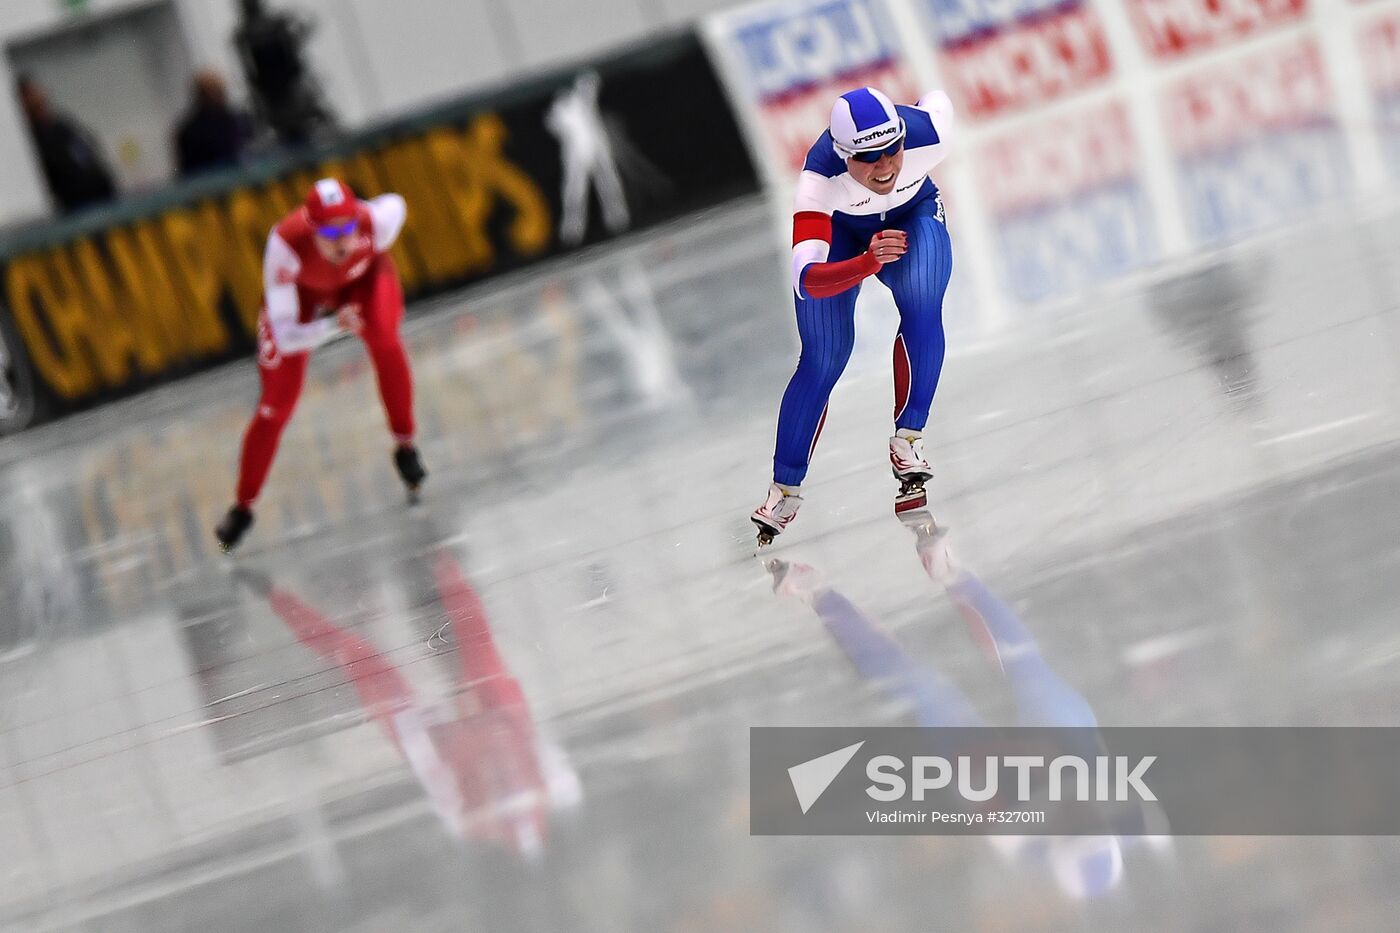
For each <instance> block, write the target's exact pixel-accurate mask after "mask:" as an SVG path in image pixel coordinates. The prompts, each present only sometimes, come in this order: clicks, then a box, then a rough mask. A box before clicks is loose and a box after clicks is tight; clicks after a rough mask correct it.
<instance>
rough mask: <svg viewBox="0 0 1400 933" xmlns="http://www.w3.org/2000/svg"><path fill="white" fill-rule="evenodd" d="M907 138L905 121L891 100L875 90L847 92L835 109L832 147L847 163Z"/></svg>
mask: <svg viewBox="0 0 1400 933" xmlns="http://www.w3.org/2000/svg"><path fill="white" fill-rule="evenodd" d="M903 138H904V120H903V118H901V117H900V115H899V113H898V111H896V110H895V109H894V104H893V103H891V102H890V99H889V98H888V97H886V96H885V95H884V94H881V93H880V92H879V91H877V90H875V89H874V88H873V87H862V88H856V89H855V90H854V91H847V92H846V93H844V94H842V95H841V96H840V97H838V98H836V103H834V104H832V106H831V143H832V147H833V148H834V149H835V150H836V154H837V155H839V156H840V157H841V158H843V159H849V158H850V157H851V156H852V155H854V154H855V153H857V152H862V151H864V150H869V149H884V148H885V147H886V146H888V145H890V144H891V143H893V142H895V141H897V140H900V139H903Z"/></svg>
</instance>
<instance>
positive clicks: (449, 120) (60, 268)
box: [0, 35, 756, 430]
mask: <svg viewBox="0 0 1400 933" xmlns="http://www.w3.org/2000/svg"><path fill="white" fill-rule="evenodd" d="M327 175H336V176H339V177H342V178H344V179H345V180H346V181H348V182H349V183H350V185H351V186H352V187H353V188H354V189H355V190H356V192H357V193H358V194H359V195H360V196H362V197H369V196H372V195H375V194H378V193H380V192H384V191H396V192H398V193H399V194H402V195H403V196H404V197H405V199H406V200H407V201H408V205H409V220H408V224H407V226H406V227H405V229H404V232H403V235H402V236H401V237H400V240H399V242H398V244H397V245H396V247H395V249H394V258H395V260H396V263H397V265H398V268H399V270H400V273H401V275H402V277H403V281H404V287H405V291H406V293H407V295H408V297H409V298H410V299H411V298H415V297H421V296H424V295H428V294H432V293H434V292H437V291H441V290H444V289H448V288H452V287H456V286H460V285H462V284H465V283H469V282H472V281H476V280H479V279H482V278H486V277H488V276H492V275H496V274H498V273H501V272H504V271H507V270H510V269H515V268H519V267H521V266H523V265H525V264H528V263H531V262H536V261H538V260H540V259H544V258H547V257H551V256H556V255H560V254H563V253H566V252H568V251H570V250H572V249H576V248H578V247H580V246H584V245H587V244H591V243H597V242H600V241H603V240H606V239H608V238H610V237H613V236H617V235H620V234H624V233H626V232H628V231H630V230H635V229H638V228H640V227H644V226H646V225H649V224H653V223H657V222H660V221H664V220H668V219H671V218H674V217H677V216H680V215H681V214H683V213H685V212H687V211H691V210H694V209H696V208H699V207H704V206H709V205H712V204H715V203H718V202H720V201H722V200H724V199H726V198H729V197H733V196H735V195H738V194H741V193H745V192H748V191H752V190H753V189H754V187H755V185H756V180H755V177H754V174H753V168H752V165H751V164H750V162H749V159H748V156H747V153H746V151H745V148H744V144H743V140H742V136H741V133H740V131H739V129H738V127H737V125H736V124H735V122H734V119H733V117H732V115H731V113H730V110H729V105H728V102H727V100H726V97H725V95H724V92H723V91H722V90H721V88H720V85H719V82H718V79H717V77H716V75H715V73H714V70H713V69H712V67H711V65H710V62H709V59H708V58H707V56H706V54H705V52H704V50H703V48H702V47H701V45H700V43H699V41H698V39H697V38H696V37H694V36H693V35H684V36H680V37H675V38H672V39H667V40H663V41H660V42H656V43H653V44H651V45H650V46H648V48H647V49H646V50H645V51H642V52H634V53H629V54H627V55H623V56H619V57H615V58H613V59H609V60H607V61H603V62H599V63H597V64H596V65H594V66H592V67H583V68H580V69H576V70H571V71H568V72H559V73H556V74H553V75H548V76H545V77H544V78H541V79H539V80H536V81H534V82H533V83H531V84H529V85H525V86H519V87H514V88H510V89H507V90H504V91H501V92H499V93H498V94H495V95H490V96H485V97H480V98H473V99H469V100H464V101H460V102H456V103H452V104H447V105H444V106H442V107H439V108H437V109H435V110H433V111H431V112H427V113H422V114H417V115H414V116H413V117H410V118H405V119H402V120H398V121H395V122H394V123H392V124H390V125H386V126H381V127H378V128H375V129H373V130H369V131H366V132H364V133H360V134H356V135H355V136H353V137H351V138H348V139H346V140H345V141H343V142H342V143H340V144H338V145H336V146H335V147H333V148H331V149H327V150H324V151H321V152H317V153H309V154H307V155H306V156H304V157H302V158H288V159H285V160H279V161H276V162H274V163H272V164H267V165H261V166H258V167H254V168H249V169H245V170H240V171H236V172H234V173H231V174H229V175H226V176H222V177H220V178H216V179H212V180H209V181H201V182H196V183H194V184H192V185H188V186H182V187H177V188H174V189H171V190H170V191H168V192H163V193H162V194H160V195H157V196H154V197H153V198H150V199H147V200H144V201H141V202H134V203H130V204H126V205H122V206H119V207H116V208H113V209H108V210H104V211H99V212H96V213H94V214H91V215H87V216H85V217H82V218H79V219H77V220H74V221H67V222H63V223H60V224H57V225H54V226H52V227H49V228H46V229H43V230H40V231H37V232H33V233H27V234H26V235H24V236H22V237H20V238H15V239H12V240H11V241H9V242H5V243H0V282H3V290H0V373H3V374H4V379H3V381H0V413H3V412H5V411H12V412H13V413H14V414H13V415H12V416H10V417H9V419H8V420H5V417H4V415H3V414H0V430H15V429H17V428H19V427H22V426H23V425H24V423H26V422H28V421H31V420H39V419H42V418H43V417H46V416H49V415H53V414H58V413H62V412H63V411H67V410H71V409H73V408H76V407H80V406H82V405H85V404H90V403H92V402H94V401H99V400H103V399H107V398H111V397H113V396H116V395H119V394H122V393H124V392H127V391H130V390H133V389H136V388H140V387H144V386H149V385H152V384H155V383H158V382H163V381H166V380H168V379H171V378H174V377H177V376H179V375H181V374H184V373H187V372H190V371H192V370H195V369H199V368H202V367H204V366H207V365H210V364H212V363H215V362H218V361H222V360H225V359H229V358H231V357H234V356H238V355H243V354H247V353H249V352H250V351H251V350H252V348H253V336H254V334H255V332H256V324H257V317H258V313H259V308H260V305H261V301H262V282H261V269H262V262H261V260H262V251H263V247H264V244H265V242H266V238H267V234H268V231H269V230H270V229H271V228H272V226H273V225H274V224H275V223H276V222H277V220H278V219H279V218H280V217H282V216H283V215H284V214H286V213H287V212H288V211H290V210H292V209H293V208H294V207H295V206H296V205H298V204H299V203H301V200H302V199H303V198H304V196H305V192H306V190H307V189H308V187H309V186H310V184H311V182H312V181H314V180H315V179H316V178H319V177H323V176H327ZM22 396H23V397H22ZM31 413H32V416H31ZM21 414H22V415H24V417H23V418H21V417H19V416H20V415H21Z"/></svg>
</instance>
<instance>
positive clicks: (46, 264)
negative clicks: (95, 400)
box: [6, 253, 98, 399]
mask: <svg viewBox="0 0 1400 933" xmlns="http://www.w3.org/2000/svg"><path fill="white" fill-rule="evenodd" d="M6 279H7V283H6V284H7V286H8V290H9V296H10V313H11V315H12V316H13V317H14V321H15V326H16V327H17V328H18V329H19V333H20V336H21V337H22V338H23V339H24V345H25V347H26V348H27V350H28V351H29V359H30V361H31V362H32V363H33V364H34V368H35V369H36V370H38V372H39V374H40V375H41V376H42V377H43V379H44V381H45V382H46V383H48V384H49V385H50V386H51V387H52V388H53V390H54V391H55V392H57V393H58V394H59V395H60V396H62V397H63V398H69V399H74V398H80V397H81V396H84V395H87V394H88V393H89V392H91V391H92V390H93V389H95V388H97V381H98V374H97V370H96V368H95V367H94V366H93V365H92V363H91V362H90V361H89V360H88V358H87V354H86V353H85V352H84V348H85V345H86V344H87V342H88V333H87V328H88V326H89V325H88V321H87V316H86V314H85V313H84V311H83V308H82V305H81V303H80V302H79V301H77V300H76V298H75V297H74V296H73V295H72V294H60V293H59V291H58V290H57V289H56V288H55V287H54V283H53V280H52V278H51V275H50V261H49V257H48V256H46V255H44V254H42V253H41V254H36V255H32V256H24V257H22V258H20V259H16V260H14V261H13V262H11V263H10V265H9V268H8V269H7V274H6ZM45 323H47V325H48V326H47V327H45ZM50 333H51V334H52V335H53V339H52V340H50V338H49V335H50Z"/></svg>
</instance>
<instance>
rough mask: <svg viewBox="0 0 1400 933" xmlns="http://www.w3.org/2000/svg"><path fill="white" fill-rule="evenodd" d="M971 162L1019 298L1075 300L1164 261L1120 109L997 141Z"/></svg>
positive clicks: (1117, 105) (1040, 125) (1100, 109)
mask: <svg viewBox="0 0 1400 933" xmlns="http://www.w3.org/2000/svg"><path fill="white" fill-rule="evenodd" d="M973 161H974V163H975V165H976V172H977V184H978V191H979V193H980V195H981V197H982V199H983V200H984V202H985V203H986V205H987V208H988V211H989V213H990V214H991V217H992V223H993V226H994V228H995V230H996V240H997V247H998V250H999V253H1000V258H1001V269H1002V272H1003V275H1004V278H1005V282H1004V286H1005V288H1006V289H1007V291H1008V292H1009V293H1010V294H1011V295H1012V297H1014V298H1016V299H1017V300H1019V301H1025V302H1033V301H1040V300H1044V299H1049V298H1056V297H1060V296H1063V295H1066V294H1071V293H1073V292H1074V291H1076V290H1078V289H1082V288H1084V287H1086V286H1089V285H1093V284H1095V283H1098V282H1103V281H1107V280H1109V279H1112V278H1114V277H1116V276H1119V275H1122V274H1124V273H1127V272H1131V271H1133V270H1135V269H1138V268H1141V267H1143V266H1145V265H1147V264H1148V263H1149V262H1151V261H1152V260H1153V259H1155V258H1157V254H1158V246H1157V237H1156V231H1155V219H1154V216H1153V212H1152V207H1151V204H1150V203H1149V200H1148V197H1147V193H1146V191H1145V189H1144V186H1143V184H1142V182H1141V179H1140V177H1139V172H1140V160H1139V154H1138V147H1137V143H1136V140H1135V139H1134V137H1133V129H1132V125H1131V122H1130V120H1129V117H1128V112H1127V107H1126V106H1125V105H1124V103H1123V102H1122V101H1120V100H1116V99H1113V100H1109V101H1107V102H1106V103H1102V104H1095V105H1092V106H1086V107H1082V108H1080V109H1077V110H1075V111H1072V112H1069V113H1066V114H1064V115H1061V116H1057V117H1053V118H1047V119H1041V120H1038V121H1035V122H1033V123H1030V124H1027V125H1023V126H1022V127H1021V128H1019V129H1018V130H1016V131H1015V132H1004V133H1001V134H999V135H996V136H994V137H992V138H990V139H988V140H987V141H986V142H984V143H982V144H981V145H980V146H979V147H978V149H977V151H976V155H975V157H974V160H973Z"/></svg>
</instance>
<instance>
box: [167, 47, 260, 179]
mask: <svg viewBox="0 0 1400 933" xmlns="http://www.w3.org/2000/svg"><path fill="white" fill-rule="evenodd" d="M251 135H252V134H251V126H250V124H249V120H248V117H247V115H245V114H243V113H240V112H239V111H237V110H234V109H233V108H232V107H230V106H229V103H228V89H227V88H226V87H225V86H224V79H223V78H221V77H220V76H219V75H218V73H217V72H214V71H201V72H199V74H197V75H195V78H194V103H193V104H192V105H191V107H190V110H189V113H187V114H185V117H184V119H183V120H181V121H180V126H179V128H178V129H177V130H176V132H175V158H176V162H177V163H178V164H179V167H180V174H181V175H182V176H189V175H197V174H199V173H200V172H207V171H209V170H211V169H219V168H227V167H228V166H230V165H236V164H237V163H238V159H239V157H240V156H241V155H242V154H243V149H244V147H245V146H247V145H248V139H249V137H250V136H251Z"/></svg>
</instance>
